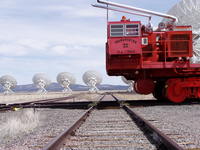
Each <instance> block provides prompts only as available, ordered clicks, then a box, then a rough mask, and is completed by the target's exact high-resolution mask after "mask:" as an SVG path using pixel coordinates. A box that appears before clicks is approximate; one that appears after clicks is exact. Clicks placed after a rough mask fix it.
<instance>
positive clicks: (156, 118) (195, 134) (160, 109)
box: [133, 105, 200, 149]
mask: <svg viewBox="0 0 200 150" xmlns="http://www.w3.org/2000/svg"><path fill="white" fill-rule="evenodd" d="M133 110H134V111H136V112H137V113H138V114H139V115H141V116H142V117H143V118H145V119H146V120H148V121H150V123H152V124H153V125H154V126H155V127H157V128H158V129H160V130H161V131H163V132H164V133H165V134H167V135H168V136H169V137H170V138H172V139H173V140H174V141H175V142H177V143H178V144H179V145H180V146H181V147H183V148H185V149H193V148H200V127H199V122H200V106H199V105H183V106H182V105H180V106H154V107H145V108H144V107H143V108H133Z"/></svg>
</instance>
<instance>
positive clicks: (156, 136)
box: [43, 95, 183, 150]
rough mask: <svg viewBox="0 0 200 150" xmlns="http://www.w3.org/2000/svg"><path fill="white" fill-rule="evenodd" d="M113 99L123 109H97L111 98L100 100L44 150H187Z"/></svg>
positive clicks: (103, 97)
mask: <svg viewBox="0 0 200 150" xmlns="http://www.w3.org/2000/svg"><path fill="white" fill-rule="evenodd" d="M111 96H112V97H113V99H114V100H116V101H117V102H118V103H119V105H121V107H120V109H107V110H98V109H95V108H97V106H98V105H99V104H100V103H101V101H104V100H105V99H106V97H107V96H106V95H104V96H102V97H100V99H99V102H98V103H96V104H95V105H94V106H91V107H90V108H89V109H88V110H87V111H86V112H85V113H84V114H83V115H82V117H81V118H80V119H79V120H77V121H76V122H75V123H74V124H73V125H72V126H71V127H70V128H69V129H66V130H65V131H64V132H63V133H61V134H60V135H59V136H57V137H56V138H54V139H53V140H52V141H51V142H50V143H49V144H47V145H46V146H45V147H44V149H43V150H61V149H62V150H68V149H73V150H77V149H81V150H82V149H83V150H84V149H115V150H116V149H148V150H149V149H168V150H182V149H183V148H181V147H180V146H179V145H178V144H177V143H175V142H174V141H173V140H172V139H170V138H169V137H168V136H166V135H165V134H163V133H162V132H161V131H160V130H158V129H157V128H155V127H154V126H153V125H152V124H150V123H149V122H148V121H146V120H145V119H143V118H142V117H140V116H139V115H138V114H137V113H135V112H134V111H132V110H131V109H130V108H129V107H128V106H126V105H124V104H122V103H121V102H120V101H119V100H118V99H117V98H116V97H115V96H113V95H111Z"/></svg>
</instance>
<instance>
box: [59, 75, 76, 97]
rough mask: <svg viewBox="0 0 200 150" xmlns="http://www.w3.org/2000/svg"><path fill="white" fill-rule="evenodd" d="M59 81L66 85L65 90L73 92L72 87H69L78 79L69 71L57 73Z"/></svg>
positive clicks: (65, 91) (63, 85)
mask: <svg viewBox="0 0 200 150" xmlns="http://www.w3.org/2000/svg"><path fill="white" fill-rule="evenodd" d="M57 82H58V83H59V84H60V85H61V86H62V87H64V89H63V92H64V93H68V92H72V90H71V88H70V87H69V86H70V85H71V84H75V82H76V79H75V77H74V76H73V75H72V74H71V73H69V72H61V73H59V74H58V75H57Z"/></svg>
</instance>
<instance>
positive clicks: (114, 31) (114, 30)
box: [110, 24, 124, 37]
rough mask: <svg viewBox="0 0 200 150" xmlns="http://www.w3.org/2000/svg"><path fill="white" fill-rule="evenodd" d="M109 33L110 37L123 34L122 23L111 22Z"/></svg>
mask: <svg viewBox="0 0 200 150" xmlns="http://www.w3.org/2000/svg"><path fill="white" fill-rule="evenodd" d="M110 31H111V32H110V35H111V36H112V37H118V36H124V25H123V24H112V25H111V26H110Z"/></svg>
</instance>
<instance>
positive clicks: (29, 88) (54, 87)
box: [0, 83, 128, 92]
mask: <svg viewBox="0 0 200 150" xmlns="http://www.w3.org/2000/svg"><path fill="white" fill-rule="evenodd" d="M70 87H71V89H72V90H73V91H88V89H89V88H88V86H85V85H80V84H75V85H72V86H70ZM98 88H99V89H100V90H126V89H127V88H128V86H123V85H110V84H102V85H99V86H98ZM62 89H63V88H62V87H61V86H60V85H59V84H58V83H52V84H51V85H49V87H48V88H47V91H50V92H58V91H62ZM2 91H3V88H2V87H0V92H2ZM13 91H15V92H34V91H37V88H36V87H35V85H34V84H27V85H17V86H16V87H15V89H13Z"/></svg>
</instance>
